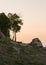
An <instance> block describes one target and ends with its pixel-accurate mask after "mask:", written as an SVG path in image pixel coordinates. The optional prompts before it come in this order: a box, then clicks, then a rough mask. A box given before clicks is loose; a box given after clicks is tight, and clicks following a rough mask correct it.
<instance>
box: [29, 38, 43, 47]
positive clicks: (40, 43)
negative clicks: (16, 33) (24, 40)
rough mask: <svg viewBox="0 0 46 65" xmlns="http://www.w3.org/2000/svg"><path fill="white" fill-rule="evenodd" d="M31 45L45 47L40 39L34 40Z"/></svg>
mask: <svg viewBox="0 0 46 65" xmlns="http://www.w3.org/2000/svg"><path fill="white" fill-rule="evenodd" d="M30 44H31V45H36V46H38V47H43V46H42V42H41V41H40V40H39V38H34V39H33V40H32V42H31V43H30Z"/></svg>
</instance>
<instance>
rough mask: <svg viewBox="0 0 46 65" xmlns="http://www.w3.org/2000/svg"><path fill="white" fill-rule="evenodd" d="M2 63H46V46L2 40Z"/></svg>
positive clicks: (42, 64) (36, 64)
mask: <svg viewBox="0 0 46 65" xmlns="http://www.w3.org/2000/svg"><path fill="white" fill-rule="evenodd" d="M0 65H46V48H41V47H37V46H31V45H23V44H19V43H15V42H13V41H9V40H0Z"/></svg>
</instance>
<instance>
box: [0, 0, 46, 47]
mask: <svg viewBox="0 0 46 65" xmlns="http://www.w3.org/2000/svg"><path fill="white" fill-rule="evenodd" d="M1 12H5V13H6V14H7V13H9V12H10V13H17V14H18V15H19V16H20V17H21V18H22V20H23V26H22V28H21V31H20V32H18V33H17V40H18V41H22V42H25V43H29V42H31V41H32V39H33V38H36V37H38V38H39V39H40V40H41V41H42V43H43V45H44V46H46V0H0V13H1Z"/></svg>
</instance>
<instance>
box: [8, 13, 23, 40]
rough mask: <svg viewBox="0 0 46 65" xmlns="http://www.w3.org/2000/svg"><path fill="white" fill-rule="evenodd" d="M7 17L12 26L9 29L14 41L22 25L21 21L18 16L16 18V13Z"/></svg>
mask: <svg viewBox="0 0 46 65" xmlns="http://www.w3.org/2000/svg"><path fill="white" fill-rule="evenodd" d="M8 17H9V19H10V21H11V24H12V25H11V29H12V30H13V32H14V36H13V39H15V41H16V33H17V32H19V31H20V29H21V25H23V23H22V19H20V16H18V15H17V14H16V13H15V14H12V13H9V14H8Z"/></svg>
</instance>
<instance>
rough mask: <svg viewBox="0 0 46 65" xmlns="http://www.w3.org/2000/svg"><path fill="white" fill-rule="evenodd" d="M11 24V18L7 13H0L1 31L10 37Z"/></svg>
mask: <svg viewBox="0 0 46 65" xmlns="http://www.w3.org/2000/svg"><path fill="white" fill-rule="evenodd" d="M10 26H11V23H10V20H9V18H8V17H7V16H6V15H5V13H0V31H1V32H3V33H4V35H5V36H9V29H10Z"/></svg>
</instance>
